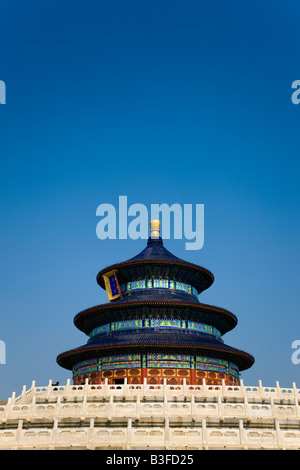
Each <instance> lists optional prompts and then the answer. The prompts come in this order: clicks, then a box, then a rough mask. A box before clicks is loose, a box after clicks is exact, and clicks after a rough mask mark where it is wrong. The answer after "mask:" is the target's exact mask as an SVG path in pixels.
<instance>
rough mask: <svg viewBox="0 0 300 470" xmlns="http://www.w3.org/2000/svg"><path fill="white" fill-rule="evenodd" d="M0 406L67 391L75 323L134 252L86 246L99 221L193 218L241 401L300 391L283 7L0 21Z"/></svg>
mask: <svg viewBox="0 0 300 470" xmlns="http://www.w3.org/2000/svg"><path fill="white" fill-rule="evenodd" d="M0 10H1V12H0V41H1V61H0V79H1V80H4V81H5V83H6V87H7V97H6V100H7V104H6V105H1V106H0V159H1V160H0V161H1V167H0V193H1V200H0V210H1V214H0V230H1V243H0V256H1V271H0V286H1V296H0V339H1V340H2V341H5V343H6V364H2V365H1V364H0V399H5V398H7V397H8V396H9V395H11V393H12V392H13V391H16V392H17V394H18V393H20V392H21V390H22V386H23V384H26V385H27V386H30V384H31V381H32V380H35V381H36V383H37V384H38V385H45V384H47V383H48V380H49V379H50V378H51V379H53V381H56V380H60V382H61V383H65V382H66V380H67V378H71V373H69V372H68V371H66V370H64V369H61V368H60V367H59V366H58V365H57V364H56V356H57V355H58V354H59V353H60V352H62V351H64V350H66V349H69V348H73V347H76V346H79V345H81V344H84V343H85V342H86V341H87V337H86V336H85V335H84V334H83V333H81V332H80V331H78V330H77V329H76V328H75V326H74V324H73V318H74V316H75V315H76V314H77V313H78V312H79V311H81V310H82V309H84V308H88V307H90V306H93V305H96V304H98V303H102V302H106V301H107V297H106V293H105V292H104V291H102V290H101V289H100V287H99V286H98V285H97V283H96V275H97V273H98V271H99V270H100V269H102V268H103V267H105V266H107V265H109V264H111V263H114V262H118V261H122V260H125V259H127V258H130V257H132V256H134V255H135V254H137V253H138V252H139V251H141V250H142V249H143V248H144V246H145V241H144V240H137V241H132V240H129V239H128V240H105V241H100V240H99V239H98V238H97V237H96V224H97V222H98V219H97V217H96V208H97V206H98V205H99V204H101V203H105V202H106V203H111V204H114V205H115V206H116V207H117V203H118V197H119V195H127V197H128V204H129V205H131V204H133V203H137V202H138V203H142V204H145V205H146V206H147V207H150V204H151V203H167V204H170V205H171V204H173V203H179V204H182V205H183V204H188V203H190V204H196V203H198V204H204V205H205V243H204V247H203V249H202V250H199V251H186V250H185V240H167V241H165V246H166V247H167V248H168V249H170V250H171V251H172V252H173V253H174V254H176V255H177V256H179V257H181V258H184V259H186V260H189V261H192V262H194V263H196V264H200V265H202V266H204V267H206V268H208V269H209V270H211V271H212V272H213V274H214V276H215V282H214V284H213V285H212V287H211V288H210V289H209V290H208V291H206V292H205V293H203V294H202V295H201V297H200V298H199V300H200V301H202V302H205V303H210V304H213V305H218V306H221V307H224V308H227V309H229V310H230V311H232V312H233V313H234V314H235V315H236V316H237V317H238V320H239V323H238V325H237V327H236V328H235V329H234V330H233V331H232V332H230V333H228V334H226V335H225V337H224V340H225V342H226V343H227V344H230V345H232V346H235V347H238V348H242V349H244V350H246V351H248V352H250V353H251V354H253V355H254V356H255V359H256V363H255V365H254V366H253V367H252V368H251V369H249V370H248V371H245V372H244V373H243V374H242V378H243V379H244V382H245V383H246V384H249V385H252V384H257V381H258V380H259V379H261V380H262V381H263V384H265V385H269V386H271V385H275V382H276V381H277V380H278V381H279V382H280V384H282V386H287V387H290V386H292V382H293V381H295V382H296V384H297V386H298V387H300V377H299V374H300V364H299V365H294V364H293V363H292V361H291V355H292V352H293V350H292V349H291V344H292V342H293V341H294V340H296V339H300V322H299V281H300V276H299V261H300V260H299V239H300V233H299V228H300V224H299V206H300V200H299V170H300V168H299V167H300V164H299V156H300V155H299V132H300V106H296V105H294V104H293V103H292V101H291V94H292V89H291V84H292V82H293V81H294V80H297V79H300V53H299V47H298V46H299V39H300V27H299V18H300V7H299V2H297V1H296V0H294V1H293V0H291V1H283V0H282V1H280V0H277V1H274V0H272V1H271V0H265V1H264V2H261V1H257V0H252V1H251V2H250V1H249V2H248V1H245V2H241V1H240V0H230V1H228V2H222V1H219V0H217V1H211V0H209V1H201V0H198V1H191V0H185V1H182V0H181V1H178V0H172V1H156V0H151V1H148V0H143V1H142V2H141V1H134V0H128V1H126V2H125V1H118V0H116V1H111V0H110V1H104V0H97V1H96V0H95V1H91V0H85V1H84V2H83V1H78V0H73V1H64V0H59V1H53V0H51V1H45V0H44V1H42V2H41V1H26V2H24V1H16V0H10V1H9V2H6V5H5V4H4V2H2V4H1V7H0Z"/></svg>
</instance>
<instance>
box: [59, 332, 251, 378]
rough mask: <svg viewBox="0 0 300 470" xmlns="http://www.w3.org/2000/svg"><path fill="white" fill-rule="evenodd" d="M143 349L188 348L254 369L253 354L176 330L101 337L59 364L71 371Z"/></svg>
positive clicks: (241, 368) (106, 334) (220, 342)
mask: <svg viewBox="0 0 300 470" xmlns="http://www.w3.org/2000/svg"><path fill="white" fill-rule="evenodd" d="M144 348H145V349H147V350H156V351H162V350H164V349H165V348H168V349H170V350H174V349H175V350H179V351H181V353H182V351H184V350H185V348H186V349H187V350H188V351H189V352H192V351H193V352H197V354H204V355H205V354H206V355H209V356H213V357H219V358H226V359H228V360H230V361H232V362H234V363H235V364H236V365H237V366H238V367H239V369H240V370H244V369H247V368H249V367H251V365H252V364H253V362H254V359H253V357H252V356H251V355H250V354H248V353H245V352H244V351H242V350H239V349H236V348H233V347H231V346H228V345H226V344H224V343H223V341H222V340H221V339H217V338H216V337H215V336H212V335H207V334H204V333H199V332H194V331H185V330H182V329H178V330H177V329H176V328H163V329H162V328H137V329H136V330H129V331H124V330H121V331H110V332H107V333H103V334H101V335H98V336H97V337H95V338H94V339H93V340H90V341H89V343H88V344H85V345H83V346H81V347H79V348H76V349H73V350H71V351H67V352H66V353H63V354H61V355H60V356H59V357H58V363H59V364H60V365H62V366H63V367H66V368H70V369H71V368H72V367H73V365H74V364H75V363H76V362H79V361H81V360H84V359H86V358H88V357H95V356H97V355H98V356H99V357H100V356H102V355H105V354H107V353H108V354H111V351H112V350H113V351H114V352H115V353H116V352H117V351H119V350H120V349H122V350H130V351H136V352H141V351H142V350H143V349H144Z"/></svg>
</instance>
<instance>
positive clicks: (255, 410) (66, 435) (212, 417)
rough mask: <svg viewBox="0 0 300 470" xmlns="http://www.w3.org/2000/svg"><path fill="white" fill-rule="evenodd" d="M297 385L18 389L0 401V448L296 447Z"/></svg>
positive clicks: (299, 434)
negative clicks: (290, 386) (282, 386)
mask: <svg viewBox="0 0 300 470" xmlns="http://www.w3.org/2000/svg"><path fill="white" fill-rule="evenodd" d="M299 402H300V389H298V388H297V387H296V385H295V383H293V386H292V388H281V387H280V386H279V383H276V386H275V387H266V386H263V385H262V383H261V381H259V383H258V385H257V386H246V385H244V383H243V381H241V383H240V385H238V386H228V385H225V382H223V384H222V385H207V384H206V383H205V380H203V383H202V385H187V384H186V383H183V385H178V386H173V385H167V384H166V382H165V383H164V384H161V385H152V384H148V383H147V382H146V380H145V381H144V383H143V384H140V385H132V384H128V383H126V380H125V383H124V384H122V385H110V384H108V383H107V381H106V383H103V384H99V385H91V384H89V383H88V382H86V383H85V385H72V384H70V382H69V381H68V382H67V383H66V385H63V386H60V385H59V386H55V385H53V384H52V383H51V381H50V382H49V384H48V385H47V386H45V387H38V386H36V385H35V382H33V383H32V386H31V387H30V388H29V389H26V387H23V390H22V393H21V395H20V396H18V397H17V396H16V394H15V393H13V394H12V396H11V397H10V398H9V399H8V401H7V402H6V403H5V402H1V404H0V449H2V450H4V449H7V450H11V449H20V450H23V449H38V450H41V449H45V450H48V449H53V450H58V449H91V450H92V449H95V450H116V451H117V450H171V451H172V450H202V449H203V450H210V449H222V450H223V449H229V450H231V449H238V450H240V449H245V450H247V449H249V450H250V449H287V450H292V449H295V450H299V449H300V405H299Z"/></svg>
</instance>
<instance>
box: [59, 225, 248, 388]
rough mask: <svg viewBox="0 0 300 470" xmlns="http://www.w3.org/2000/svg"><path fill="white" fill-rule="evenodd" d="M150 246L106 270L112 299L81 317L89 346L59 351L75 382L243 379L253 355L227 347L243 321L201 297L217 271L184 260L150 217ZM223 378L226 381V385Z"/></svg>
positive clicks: (100, 278)
mask: <svg viewBox="0 0 300 470" xmlns="http://www.w3.org/2000/svg"><path fill="white" fill-rule="evenodd" d="M150 227H151V233H150V237H149V239H148V243H147V246H146V248H145V249H144V250H143V251H142V252H141V253H139V254H138V255H137V256H135V257H133V258H131V259H129V260H127V261H124V262H121V263H118V264H114V265H111V266H108V267H106V268H105V269H102V270H101V271H100V272H99V273H98V275H97V282H98V284H99V285H100V286H101V287H102V288H103V289H105V290H106V292H107V295H108V299H109V302H108V303H105V304H102V305H97V306H95V307H91V308H89V309H87V310H84V311H82V312H80V313H79V314H78V315H76V317H75V319H74V323H75V325H76V327H77V328H78V329H79V330H81V331H82V332H84V333H85V334H87V335H88V336H89V339H88V341H87V344H85V345H83V346H81V347H78V348H76V349H72V350H69V351H66V352H64V353H62V354H60V355H59V356H58V358H57V362H58V364H59V365H60V366H62V367H64V368H66V369H69V370H72V371H73V383H74V385H80V384H84V383H85V382H86V379H88V381H89V383H90V384H100V383H103V382H104V381H105V379H107V381H106V382H108V383H109V384H122V383H124V380H125V379H126V383H128V384H141V383H143V382H144V380H145V379H146V380H147V383H149V384H162V383H163V382H164V380H166V383H167V384H170V385H176V384H177V385H181V384H183V379H185V383H187V384H190V385H200V384H202V382H203V379H205V382H206V384H208V385H218V384H221V383H222V382H223V381H224V382H225V384H226V385H238V384H239V383H240V372H241V371H243V370H245V369H248V368H249V367H251V366H252V364H253V363H254V358H253V357H252V356H251V355H250V354H248V353H246V352H244V351H241V350H239V349H235V348H233V347H231V346H228V345H226V344H225V343H224V341H223V335H224V334H225V333H227V332H228V331H230V330H232V329H233V328H234V327H235V326H236V324H237V318H236V317H235V315H233V314H232V313H231V312H229V311H228V310H225V309H223V308H220V307H215V306H211V305H206V304H203V303H200V302H199V300H198V296H199V295H200V294H201V292H203V291H204V290H205V289H208V288H209V287H210V286H211V285H212V283H213V281H214V277H213V275H212V273H211V272H210V271H208V270H207V269H205V268H203V267H201V266H197V265H195V264H192V263H189V262H187V261H184V260H182V259H179V258H177V257H176V256H174V255H173V254H172V253H170V252H169V251H168V250H167V249H166V248H165V247H164V245H163V240H162V238H161V237H160V233H159V229H160V221H158V220H154V221H151V222H150ZM224 382H223V383H224Z"/></svg>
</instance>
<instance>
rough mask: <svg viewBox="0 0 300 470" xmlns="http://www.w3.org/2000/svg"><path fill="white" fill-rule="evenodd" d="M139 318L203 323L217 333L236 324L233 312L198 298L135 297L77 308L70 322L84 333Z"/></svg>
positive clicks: (223, 331) (230, 328) (225, 330)
mask: <svg viewBox="0 0 300 470" xmlns="http://www.w3.org/2000/svg"><path fill="white" fill-rule="evenodd" d="M141 318H168V319H171V318H173V319H180V320H190V321H195V322H199V323H205V324H207V325H210V326H212V327H215V328H217V329H218V330H219V331H220V333H221V335H224V334H225V333H227V332H228V331H230V330H232V329H233V328H234V327H235V326H236V325H237V318H236V316H235V315H234V314H233V313H231V312H229V311H228V310H225V309H224V308H220V307H215V306H213V305H207V304H201V303H199V302H198V301H196V302H194V303H191V302H187V303H186V302H184V301H181V302H178V301H168V302H167V301H166V302H162V301H155V300H149V299H148V300H147V301H137V302H133V301H132V302H129V301H128V302H122V303H115V302H111V303H107V304H101V305H96V306H94V307H90V308H88V309H86V310H83V311H81V312H79V313H78V314H77V315H76V316H75V318H74V323H75V325H76V327H77V328H78V329H79V330H81V331H83V332H84V333H85V334H87V335H90V333H91V331H92V330H93V329H94V328H97V327H99V326H101V325H105V324H107V323H111V322H114V321H126V320H133V319H141Z"/></svg>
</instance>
